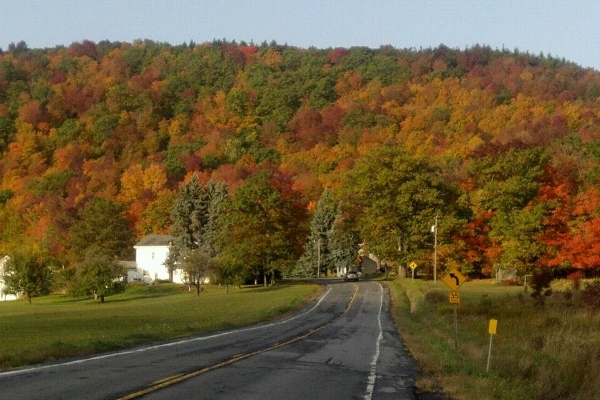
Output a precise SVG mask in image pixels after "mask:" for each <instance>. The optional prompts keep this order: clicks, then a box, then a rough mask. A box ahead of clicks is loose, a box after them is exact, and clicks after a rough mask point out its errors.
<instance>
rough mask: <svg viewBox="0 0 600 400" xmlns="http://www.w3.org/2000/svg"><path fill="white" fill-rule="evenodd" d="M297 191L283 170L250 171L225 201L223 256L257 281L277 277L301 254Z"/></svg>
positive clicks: (302, 217) (301, 212) (301, 210)
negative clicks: (260, 278) (248, 175)
mask: <svg viewBox="0 0 600 400" xmlns="http://www.w3.org/2000/svg"><path fill="white" fill-rule="evenodd" d="M298 198H299V196H297V194H296V193H295V192H294V191H293V190H292V189H291V182H290V181H289V179H286V178H285V177H283V176H282V175H281V173H279V172H277V171H274V170H271V169H268V168H264V169H260V170H259V171H257V172H256V173H255V174H254V175H252V176H251V177H249V178H248V179H247V180H246V181H245V182H244V184H243V185H242V187H240V188H239V189H238V190H237V191H236V192H235V194H234V195H233V197H232V198H231V199H230V201H228V202H227V203H226V205H225V207H224V220H223V222H224V223H223V232H222V233H223V234H222V236H221V243H222V249H223V251H222V253H223V254H222V257H223V262H225V263H226V264H228V265H230V266H234V267H237V268H241V269H243V270H244V271H246V275H247V276H248V277H250V278H253V279H254V280H255V282H256V281H257V280H258V278H259V277H260V276H262V279H263V284H264V285H265V286H266V285H267V277H271V280H272V281H273V280H274V279H275V276H276V275H277V273H279V272H282V271H285V270H287V269H288V268H289V266H290V265H291V263H292V262H293V261H294V260H295V259H296V257H298V256H299V253H300V251H301V248H302V247H301V243H302V237H303V236H304V232H305V230H304V229H302V224H303V223H304V221H306V214H305V211H304V207H302V205H301V204H300V203H299V202H298V200H297V199H298Z"/></svg>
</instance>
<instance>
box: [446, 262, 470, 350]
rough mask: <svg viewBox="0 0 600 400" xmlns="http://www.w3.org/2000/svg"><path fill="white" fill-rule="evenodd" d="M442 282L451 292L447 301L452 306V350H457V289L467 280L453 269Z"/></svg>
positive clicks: (458, 301)
mask: <svg viewBox="0 0 600 400" xmlns="http://www.w3.org/2000/svg"><path fill="white" fill-rule="evenodd" d="M442 280H443V281H444V283H445V284H446V285H448V287H449V288H450V289H451V290H452V291H451V292H450V296H449V300H450V303H452V304H454V348H455V349H458V303H460V296H459V294H458V288H459V287H460V285H462V284H463V283H465V282H466V280H467V278H466V277H465V276H464V275H463V274H461V273H460V272H458V270H457V269H456V268H453V269H452V270H451V271H450V272H448V274H446V275H445V276H444V277H443V278H442Z"/></svg>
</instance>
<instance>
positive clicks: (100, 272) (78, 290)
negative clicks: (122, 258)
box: [71, 254, 125, 303]
mask: <svg viewBox="0 0 600 400" xmlns="http://www.w3.org/2000/svg"><path fill="white" fill-rule="evenodd" d="M124 277H125V271H124V269H123V267H121V266H120V265H119V264H118V262H117V261H116V260H114V259H111V258H109V257H107V256H106V255H102V254H90V255H88V257H87V258H86V260H85V261H84V262H83V263H82V264H81V265H80V266H79V267H78V268H77V274H76V276H75V282H74V283H73V287H72V288H71V292H72V294H75V295H82V294H83V295H90V294H93V295H94V299H96V300H97V299H100V302H101V303H104V298H105V296H107V295H108V294H110V293H114V292H116V291H119V290H120V289H121V288H122V287H123V278H124Z"/></svg>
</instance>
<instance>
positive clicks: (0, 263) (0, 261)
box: [0, 256, 17, 301]
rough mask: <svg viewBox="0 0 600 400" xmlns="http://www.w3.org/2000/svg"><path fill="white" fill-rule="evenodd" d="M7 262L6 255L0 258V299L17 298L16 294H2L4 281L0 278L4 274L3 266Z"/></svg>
mask: <svg viewBox="0 0 600 400" xmlns="http://www.w3.org/2000/svg"><path fill="white" fill-rule="evenodd" d="M7 262H8V256H4V257H2V258H0V301H5V300H16V299H17V296H15V295H14V294H4V281H3V280H2V276H3V275H4V266H5V265H6V263H7Z"/></svg>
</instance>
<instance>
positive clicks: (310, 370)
mask: <svg viewBox="0 0 600 400" xmlns="http://www.w3.org/2000/svg"><path fill="white" fill-rule="evenodd" d="M416 373H417V367H416V363H415V361H414V359H413V358H412V357H410V355H409V354H408V353H407V352H406V350H405V348H404V346H403V344H402V342H401V340H400V338H399V337H398V335H397V330H396V327H395V325H394V323H393V320H392V319H391V316H390V312H389V295H388V293H387V289H386V288H385V287H384V286H383V285H381V284H379V283H377V282H358V283H357V284H355V283H344V282H336V283H328V284H327V287H326V288H325V290H324V291H323V294H322V295H321V297H319V298H318V299H316V300H315V301H314V302H313V303H311V304H309V305H308V306H307V307H305V308H304V309H303V310H301V311H300V312H299V313H297V314H294V315H292V316H288V317H286V318H283V319H280V320H277V321H272V322H269V323H265V324H261V325H256V326H252V327H249V328H244V329H238V330H231V331H225V332H219V333H216V334H211V335H206V336H200V337H194V338H190V339H187V340H181V341H177V342H169V343H162V344H157V345H154V346H150V347H140V348H136V349H131V350H128V351H122V352H118V353H110V354H104V355H99V356H96V357H91V358H86V359H74V360H63V361H61V362H57V363H54V364H47V365H40V366H35V367H32V368H27V369H22V370H16V371H8V372H4V373H0V397H1V398H6V399H11V400H19V399H120V400H125V399H137V398H140V399H190V398H191V399H211V400H213V399H228V400H233V399H244V400H253V399H286V400H293V399H302V400H310V399H319V400H321V399H344V400H346V399H366V400H369V399H374V400H376V399H382V400H383V399H395V400H399V399H415V395H414V381H415V379H416Z"/></svg>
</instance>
